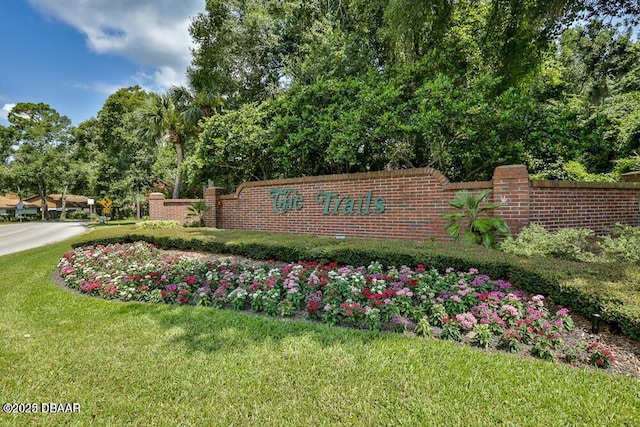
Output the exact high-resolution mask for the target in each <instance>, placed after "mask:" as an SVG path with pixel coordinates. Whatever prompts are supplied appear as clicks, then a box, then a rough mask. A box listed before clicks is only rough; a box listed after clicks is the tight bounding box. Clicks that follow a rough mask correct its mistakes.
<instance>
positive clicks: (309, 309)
mask: <svg viewBox="0 0 640 427" xmlns="http://www.w3.org/2000/svg"><path fill="white" fill-rule="evenodd" d="M318 310H320V305H319V304H318V303H317V302H316V301H309V305H308V306H307V313H309V316H313V315H314V314H315V313H316V312H317V311H318Z"/></svg>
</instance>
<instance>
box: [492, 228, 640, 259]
mask: <svg viewBox="0 0 640 427" xmlns="http://www.w3.org/2000/svg"><path fill="white" fill-rule="evenodd" d="M500 249H501V250H503V251H504V252H508V253H512V254H515V255H519V256H527V257H531V256H543V257H551V258H558V259H564V260H570V261H582V262H605V263H606V262H632V261H637V260H638V259H640V229H639V228H637V227H631V226H627V225H621V224H617V225H616V226H615V227H614V229H613V230H612V232H611V234H610V235H607V236H603V237H599V238H596V237H595V235H594V233H593V231H592V230H589V229H588V228H581V229H576V228H563V229H560V230H558V231H556V232H555V233H549V232H548V231H547V230H545V229H544V227H542V226H541V225H538V224H531V225H529V226H527V227H525V228H523V229H522V231H521V232H520V234H519V235H518V236H517V237H516V238H511V237H509V238H507V239H506V240H504V241H503V242H502V243H501V244H500Z"/></svg>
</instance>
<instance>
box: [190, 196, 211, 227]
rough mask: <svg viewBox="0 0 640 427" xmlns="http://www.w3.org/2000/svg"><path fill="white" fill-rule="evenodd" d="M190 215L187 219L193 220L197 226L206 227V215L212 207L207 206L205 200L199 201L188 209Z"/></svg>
mask: <svg viewBox="0 0 640 427" xmlns="http://www.w3.org/2000/svg"><path fill="white" fill-rule="evenodd" d="M187 210H188V211H189V213H187V218H193V219H194V220H195V221H194V222H195V223H196V224H198V225H199V226H200V227H204V214H206V213H207V212H210V211H211V206H209V205H207V204H206V203H205V201H204V200H199V201H197V202H194V203H192V204H191V206H189V207H187Z"/></svg>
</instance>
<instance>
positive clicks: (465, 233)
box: [442, 190, 509, 248]
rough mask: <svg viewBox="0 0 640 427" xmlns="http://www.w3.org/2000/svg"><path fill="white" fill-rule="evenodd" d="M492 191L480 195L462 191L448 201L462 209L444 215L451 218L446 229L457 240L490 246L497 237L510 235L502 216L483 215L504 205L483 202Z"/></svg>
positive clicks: (484, 191)
mask: <svg viewBox="0 0 640 427" xmlns="http://www.w3.org/2000/svg"><path fill="white" fill-rule="evenodd" d="M490 193H491V190H483V191H481V192H480V194H478V195H474V194H472V193H469V192H467V191H461V192H459V193H456V195H455V198H454V199H453V200H451V201H449V202H448V203H449V205H450V206H453V207H454V208H457V209H459V210H461V211H462V212H450V213H446V214H444V215H442V218H444V219H449V220H450V222H449V224H448V225H447V226H446V228H445V230H446V231H447V233H449V235H450V236H451V237H453V238H454V239H455V241H456V242H457V241H459V240H460V239H462V241H463V242H465V243H471V244H483V245H484V246H486V247H487V248H490V247H492V246H493V245H494V243H495V241H496V238H498V237H506V236H508V234H509V227H508V226H507V224H506V222H505V221H504V220H503V219H502V218H498V217H481V215H483V214H486V213H487V212H488V211H491V210H494V209H496V208H498V207H500V206H502V204H500V203H485V204H484V205H483V204H482V202H483V201H484V199H485V198H486V197H487V196H488V195H489V194H490ZM458 221H460V223H459V222H458Z"/></svg>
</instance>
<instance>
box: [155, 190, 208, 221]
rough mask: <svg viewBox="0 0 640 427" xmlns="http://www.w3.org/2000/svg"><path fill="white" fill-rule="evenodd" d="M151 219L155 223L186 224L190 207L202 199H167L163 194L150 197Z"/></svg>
mask: <svg viewBox="0 0 640 427" xmlns="http://www.w3.org/2000/svg"><path fill="white" fill-rule="evenodd" d="M148 200H149V219H151V220H153V221H178V222H179V223H180V224H184V222H185V221H186V220H187V214H188V213H189V210H188V208H189V206H191V205H192V204H193V203H195V202H199V201H201V199H165V198H164V195H163V194H162V193H151V194H150V195H149V198H148Z"/></svg>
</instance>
